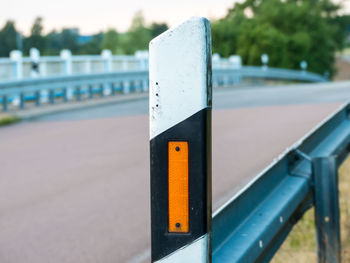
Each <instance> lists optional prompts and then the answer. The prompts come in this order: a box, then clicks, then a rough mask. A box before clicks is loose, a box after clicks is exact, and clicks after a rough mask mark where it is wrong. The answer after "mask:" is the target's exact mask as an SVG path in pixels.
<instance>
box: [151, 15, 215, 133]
mask: <svg viewBox="0 0 350 263" xmlns="http://www.w3.org/2000/svg"><path fill="white" fill-rule="evenodd" d="M149 50H150V58H149V69H150V71H149V74H150V105H149V107H150V137H151V139H152V138H153V137H155V136H157V135H159V134H160V133H162V132H164V131H165V130H167V129H169V128H171V127H172V126H174V125H176V124H178V123H180V122H181V121H183V120H185V119H187V118H188V117H190V116H192V115H193V114H195V113H197V112H199V111H201V110H203V109H205V108H207V107H208V106H209V107H210V106H211V37H210V23H209V21H208V20H207V19H206V18H203V17H193V18H191V19H189V20H187V21H186V22H184V23H183V24H181V25H179V26H177V27H175V28H172V29H169V30H167V31H166V32H164V33H163V34H161V35H159V36H158V37H156V38H155V39H153V40H152V41H151V42H150V45H149Z"/></svg>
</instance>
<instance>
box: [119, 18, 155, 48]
mask: <svg viewBox="0 0 350 263" xmlns="http://www.w3.org/2000/svg"><path fill="white" fill-rule="evenodd" d="M151 39H152V35H151V32H150V29H149V28H147V27H146V26H145V19H144V17H143V14H142V12H141V11H138V12H136V14H135V16H134V18H133V19H132V22H131V26H130V28H129V31H128V32H127V33H126V34H124V35H122V36H121V39H120V40H121V41H120V42H121V43H120V44H121V48H122V50H123V51H124V52H125V53H126V54H133V53H134V52H135V51H137V50H144V49H147V48H148V43H149V42H150V41H151Z"/></svg>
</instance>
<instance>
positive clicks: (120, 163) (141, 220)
mask: <svg viewBox="0 0 350 263" xmlns="http://www.w3.org/2000/svg"><path fill="white" fill-rule="evenodd" d="M340 86H343V87H340ZM340 86H338V87H333V88H332V89H331V88H328V87H325V88H322V87H319V86H314V87H301V86H299V87H288V88H285V89H283V88H282V87H272V88H264V89H257V88H250V89H236V90H219V91H217V92H216V93H215V95H214V103H215V104H214V108H215V110H214V112H213V204H214V209H216V208H218V207H219V206H220V205H222V204H223V203H224V202H225V201H226V200H228V199H229V198H230V197H231V196H232V195H233V194H234V193H235V192H237V190H239V189H240V188H241V187H242V186H243V185H245V184H246V183H247V182H249V180H250V179H251V178H252V177H254V176H255V175H256V174H257V173H258V172H259V171H260V170H262V169H263V168H264V167H265V166H266V165H268V164H269V163H270V162H271V161H272V160H273V159H274V158H275V157H277V156H278V154H280V153H281V152H282V151H284V150H285V149H286V148H287V147H289V146H290V145H292V144H293V143H294V142H296V141H297V140H298V139H299V138H300V137H301V136H303V135H304V134H305V133H306V132H307V131H309V130H310V129H311V128H313V127H314V126H315V125H316V124H317V123H318V122H320V121H321V120H322V119H324V118H325V117H326V116H327V115H328V114H330V113H331V112H332V111H334V110H335V109H336V108H337V107H339V105H340V103H341V102H342V101H346V100H347V99H348V98H350V88H347V84H346V85H345V84H341V85H340ZM306 104H308V105H306ZM130 108H132V110H133V111H132V112H131V110H130V111H129V109H130ZM120 109H123V110H120ZM146 111H147V102H146V101H137V102H132V103H125V104H119V105H113V106H105V107H101V108H95V109H89V110H83V111H75V112H72V113H64V114H56V115H53V116H51V117H50V116H49V117H45V118H40V119H38V120H37V122H27V123H20V124H18V125H14V126H11V127H6V128H1V129H0V145H1V148H0V149H1V151H0V167H1V173H0V211H1V215H0V229H1V234H0V262H4V263H10V262H11V263H12V262H13V263H18V262H28V263H31V262H33V263H34V262H35V263H38V262H55V263H56V262H57V263H58V262H72V263H73V262H74V263H77V262H84V263H89V262H94V263H95V262H101V263H104V262H148V261H149V256H150V252H149V246H150V242H149V241H150V222H149V217H150V215H149V164H148V162H149V153H148V117H147V115H146V114H145V113H146Z"/></svg>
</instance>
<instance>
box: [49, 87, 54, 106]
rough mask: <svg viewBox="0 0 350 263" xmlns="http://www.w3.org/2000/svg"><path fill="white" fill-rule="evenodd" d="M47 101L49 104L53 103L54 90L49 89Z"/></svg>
mask: <svg viewBox="0 0 350 263" xmlns="http://www.w3.org/2000/svg"><path fill="white" fill-rule="evenodd" d="M49 102H50V103H51V104H54V103H55V91H54V90H50V91H49Z"/></svg>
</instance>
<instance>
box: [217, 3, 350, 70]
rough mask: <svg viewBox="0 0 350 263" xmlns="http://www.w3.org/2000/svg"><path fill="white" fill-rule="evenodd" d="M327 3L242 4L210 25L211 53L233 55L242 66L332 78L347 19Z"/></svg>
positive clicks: (346, 30) (345, 33)
mask: <svg viewBox="0 0 350 263" xmlns="http://www.w3.org/2000/svg"><path fill="white" fill-rule="evenodd" d="M340 8H341V6H340V5H337V4H334V3H333V2H332V1H331V0H284V1H281V0H246V1H244V2H243V3H238V4H235V5H234V7H233V8H232V9H230V10H229V11H228V13H227V15H226V17H224V18H222V19H220V20H218V21H216V22H214V23H213V25H212V32H213V51H214V52H217V53H220V54H221V55H222V56H229V55H230V54H238V55H240V56H241V57H242V62H243V64H244V65H260V64H261V54H264V53H266V54H268V55H269V65H270V66H272V67H278V68H289V69H300V62H301V61H306V62H307V63H308V70H309V71H312V72H316V73H319V74H324V73H326V72H327V73H328V74H330V75H331V76H332V75H333V74H334V73H335V71H336V69H335V66H334V62H335V54H336V52H337V51H339V50H342V49H343V48H344V47H345V46H346V45H347V42H346V38H347V37H348V36H349V33H350V32H349V31H350V27H349V25H350V16H349V15H339V10H340Z"/></svg>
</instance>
